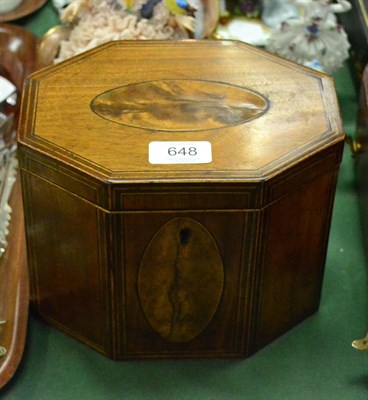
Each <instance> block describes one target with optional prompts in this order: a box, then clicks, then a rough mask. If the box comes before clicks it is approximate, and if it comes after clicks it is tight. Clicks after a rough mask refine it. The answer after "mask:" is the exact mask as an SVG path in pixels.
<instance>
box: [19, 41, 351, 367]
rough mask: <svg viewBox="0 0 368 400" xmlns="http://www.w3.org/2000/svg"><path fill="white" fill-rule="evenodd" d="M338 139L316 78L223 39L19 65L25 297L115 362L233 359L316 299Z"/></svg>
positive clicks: (302, 314)
mask: <svg viewBox="0 0 368 400" xmlns="http://www.w3.org/2000/svg"><path fill="white" fill-rule="evenodd" d="M343 139H344V135H343V133H342V128H341V121H340V116H339V111H338V105H337V100H336V95H335V91H334V86H333V82H332V80H331V78H329V77H328V76H326V75H324V74H321V73H319V72H316V71H312V70H310V69H308V68H304V67H302V66H298V65H296V64H294V63H291V62H288V61H285V60H283V59H281V58H278V57H275V56H273V55H270V54H268V53H266V52H264V51H262V50H259V49H256V48H253V47H251V46H248V45H246V44H241V43H237V42H230V41H202V42H201V41H183V42H112V43H109V44H106V45H103V46H101V47H99V48H96V49H94V50H91V51H89V52H87V53H84V54H82V55H79V56H77V57H75V58H72V59H70V60H68V61H65V62H63V63H61V64H59V65H56V66H52V67H49V68H46V69H44V70H41V71H39V72H37V73H35V74H33V75H32V76H31V77H30V78H29V79H28V81H27V84H26V89H25V92H24V101H23V105H22V113H21V123H20V129H19V152H20V165H21V171H22V184H23V194H24V206H25V216H26V236H27V246H28V253H29V266H30V275H31V294H32V301H33V305H34V308H35V309H36V310H37V312H38V313H39V314H40V315H41V316H42V317H43V318H44V319H45V320H46V321H48V322H49V323H50V324H52V325H54V326H55V327H57V328H59V329H61V330H62V331H64V332H66V333H68V334H70V335H71V336H74V337H76V338H78V339H80V340H81V341H83V342H84V343H86V344H88V345H89V346H91V347H93V348H95V349H97V350H98V351H100V352H102V353H104V354H106V355H107V356H109V357H112V358H115V359H128V358H170V357H171V358H172V357H176V358H183V357H246V356H249V355H250V354H252V353H253V352H255V351H256V350H257V349H259V348H261V347H263V346H265V345H266V344H267V343H269V342H270V341H272V340H273V339H275V338H277V337H278V336H280V335H281V334H282V333H284V332H285V331H287V330H288V329H290V328H291V327H293V326H294V325H296V324H297V323H299V322H300V321H302V320H303V319H305V318H306V317H308V316H309V315H311V314H312V313H314V312H315V311H316V310H317V309H318V304H319V299H320V293H321V284H322V276H323V269H324V263H325V255H326V248H327V241H328V234H329V227H330V219H331V212H332V205H333V199H334V193H335V185H336V179H337V173H338V167H339V164H340V161H341V155H342V150H343Z"/></svg>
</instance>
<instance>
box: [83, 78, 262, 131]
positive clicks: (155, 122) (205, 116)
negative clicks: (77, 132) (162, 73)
mask: <svg viewBox="0 0 368 400" xmlns="http://www.w3.org/2000/svg"><path fill="white" fill-rule="evenodd" d="M91 108H92V110H93V111H94V112H95V113H96V114H98V115H100V116H101V117H104V118H106V119H108V120H111V121H113V122H117V123H119V124H122V125H128V126H134V127H136V128H143V129H149V130H160V131H201V130H208V129H217V128H224V127H226V126H230V125H236V124H240V123H242V122H246V121H248V120H251V119H253V118H256V117H258V116H260V115H262V114H264V113H265V112H266V111H267V108H268V101H267V99H266V98H265V97H263V96H262V95H260V94H258V93H256V92H254V91H252V90H249V89H246V88H243V87H240V86H235V85H229V84H225V83H221V82H211V81H200V80H192V79H187V80H179V79H172V80H160V81H153V82H141V83H135V84H131V85H127V86H122V87H119V88H116V89H113V90H109V91H107V92H105V93H102V94H100V95H99V96H97V97H96V98H95V99H94V100H93V101H92V104H91Z"/></svg>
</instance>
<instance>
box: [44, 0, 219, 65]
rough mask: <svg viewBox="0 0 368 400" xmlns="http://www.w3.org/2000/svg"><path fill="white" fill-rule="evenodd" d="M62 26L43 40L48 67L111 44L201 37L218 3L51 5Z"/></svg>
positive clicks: (157, 0)
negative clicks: (115, 42)
mask: <svg viewBox="0 0 368 400" xmlns="http://www.w3.org/2000/svg"><path fill="white" fill-rule="evenodd" d="M53 4H54V6H55V7H56V8H57V10H58V11H59V14H60V20H61V21H62V25H58V26H57V27H54V28H51V30H50V31H49V32H47V33H46V34H45V36H44V38H43V40H42V43H41V46H40V49H41V51H40V52H39V59H40V64H41V65H42V66H46V65H49V64H50V63H52V62H55V63H56V62H59V61H62V60H65V59H67V58H69V57H72V56H74V55H76V54H79V53H81V52H83V51H86V50H89V49H91V48H94V47H96V46H98V45H100V44H102V43H106V42H108V41H111V40H145V39H150V40H168V39H185V38H188V37H195V38H198V39H200V38H204V37H207V36H209V35H211V34H212V32H213V31H214V29H215V27H216V25H217V22H218V18H219V2H218V0H53Z"/></svg>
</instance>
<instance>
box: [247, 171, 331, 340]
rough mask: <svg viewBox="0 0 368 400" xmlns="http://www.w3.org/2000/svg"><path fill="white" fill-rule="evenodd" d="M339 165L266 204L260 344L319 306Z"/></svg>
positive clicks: (259, 322)
mask: <svg viewBox="0 0 368 400" xmlns="http://www.w3.org/2000/svg"><path fill="white" fill-rule="evenodd" d="M336 181H337V168H336V169H335V170H333V171H330V172H327V173H324V174H322V175H320V176H318V177H317V178H315V179H314V180H313V181H310V182H307V183H304V184H303V185H301V186H300V187H299V188H298V189H297V190H295V191H293V192H290V193H289V194H288V195H286V196H284V197H283V198H281V199H279V200H278V201H276V202H275V203H273V204H271V205H270V206H269V207H267V208H266V209H265V226H266V229H265V238H264V240H263V243H264V246H265V247H264V251H263V254H264V257H263V261H262V264H263V272H262V280H261V285H260V294H259V297H260V309H259V317H258V326H257V329H256V334H255V337H256V345H255V346H256V348H260V347H263V346H264V345H265V344H267V343H268V342H270V341H272V340H273V339H275V338H276V337H278V336H280V335H281V334H282V333H284V332H285V331H287V330H288V329H290V328H291V327H293V326H294V325H296V324H297V323H298V322H300V321H301V320H303V319H304V318H306V317H308V316H309V315H311V314H312V313H313V312H315V311H316V310H317V309H318V306H319V300H320V294H321V285H322V279H323V271H324V264H325V257H326V251H327V242H328V235H329V229H330V221H331V214H332V205H333V198H334V193H335V187H336Z"/></svg>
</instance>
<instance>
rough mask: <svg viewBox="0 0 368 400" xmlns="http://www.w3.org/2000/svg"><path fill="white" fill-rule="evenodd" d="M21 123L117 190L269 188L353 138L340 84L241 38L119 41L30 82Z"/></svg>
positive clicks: (45, 145) (37, 143)
mask: <svg viewBox="0 0 368 400" xmlns="http://www.w3.org/2000/svg"><path fill="white" fill-rule="evenodd" d="M20 121H21V122H20V127H19V143H20V144H21V145H23V146H26V147H28V148H31V149H33V150H36V151H38V152H40V153H44V154H47V155H48V156H49V157H51V158H53V159H55V160H57V161H60V162H61V163H64V164H67V165H68V166H71V167H73V168H75V169H77V170H79V171H82V172H83V173H87V174H89V175H92V176H94V177H96V178H98V179H100V180H103V181H110V182H117V183H119V182H163V181H177V182H187V181H201V180H204V179H205V180H209V181H218V182H222V181H224V180H226V181H239V180H240V181H244V182H247V181H257V180H264V179H268V178H270V177H272V176H275V175H277V174H279V173H280V172H282V171H284V170H285V169H287V168H290V167H291V166H293V165H295V164H297V163H299V162H301V161H302V160H304V159H306V158H308V157H310V156H311V155H313V154H315V153H317V152H319V151H321V150H322V149H324V148H326V147H328V146H331V145H332V144H334V143H337V142H339V141H342V140H343V136H344V135H343V132H342V127H341V120H340V116H339V110H338V105H337V100H336V95H335V90H334V85H333V81H332V79H331V78H330V77H329V76H327V75H325V74H322V73H320V72H317V71H313V70H311V69H309V68H306V67H303V66H300V65H297V64H295V63H292V62H289V61H286V60H284V59H281V58H279V57H277V56H274V55H271V54H269V53H267V52H265V51H263V50H261V49H257V48H254V47H252V46H250V45H247V44H244V43H240V42H235V41H209V40H208V41H179V42H177V41H167V42H166V41H157V42H152V41H118V42H110V43H108V44H105V45H102V46H100V47H98V48H95V49H93V50H90V51H88V52H86V53H83V54H81V55H79V56H76V57H73V58H71V59H69V60H67V61H64V62H62V63H60V64H58V65H55V66H51V67H49V68H46V69H43V70H41V71H39V72H36V73H35V74H33V75H31V76H30V77H29V78H28V80H27V83H26V87H25V91H24V96H23V105H22V112H21V118H20Z"/></svg>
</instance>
